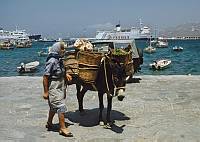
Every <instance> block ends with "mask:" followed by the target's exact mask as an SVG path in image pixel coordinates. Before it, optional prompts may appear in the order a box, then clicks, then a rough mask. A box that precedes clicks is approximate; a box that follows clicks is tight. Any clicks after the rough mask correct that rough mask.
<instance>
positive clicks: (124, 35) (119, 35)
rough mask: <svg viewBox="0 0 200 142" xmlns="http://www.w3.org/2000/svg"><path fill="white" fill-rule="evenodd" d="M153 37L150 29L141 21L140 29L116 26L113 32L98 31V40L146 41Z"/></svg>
mask: <svg viewBox="0 0 200 142" xmlns="http://www.w3.org/2000/svg"><path fill="white" fill-rule="evenodd" d="M150 36H151V31H150V28H149V27H147V26H143V23H142V22H141V20H140V26H139V27H138V28H136V27H132V28H129V29H121V26H120V24H118V25H116V27H115V29H114V30H112V31H97V33H96V39H112V40H113V39H115V40H120V39H123V40H124V39H141V40H146V39H149V38H150Z"/></svg>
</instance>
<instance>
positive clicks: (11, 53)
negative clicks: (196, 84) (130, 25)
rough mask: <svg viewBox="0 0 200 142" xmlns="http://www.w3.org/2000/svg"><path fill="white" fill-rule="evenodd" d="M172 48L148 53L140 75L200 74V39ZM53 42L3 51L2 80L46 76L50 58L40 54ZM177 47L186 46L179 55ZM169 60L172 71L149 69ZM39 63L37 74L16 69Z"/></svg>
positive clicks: (177, 43) (174, 42) (173, 43)
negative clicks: (16, 77) (157, 61)
mask: <svg viewBox="0 0 200 142" xmlns="http://www.w3.org/2000/svg"><path fill="white" fill-rule="evenodd" d="M168 42H169V46H168V48H157V50H156V53H153V54H146V53H144V63H143V65H142V66H141V71H140V72H139V73H137V75H187V74H191V75H200V40H169V41H168ZM52 44H53V42H49V43H46V42H33V45H32V48H15V49H13V50H0V77H3V76H42V74H43V71H44V64H45V60H46V57H39V56H38V53H37V52H38V51H40V50H41V49H42V48H45V47H48V46H51V45H52ZM147 45H148V42H147V41H142V40H141V41H139V40H138V41H136V46H137V47H139V48H141V49H144V48H145V47H146V46H147ZM173 46H181V47H183V48H184V49H183V51H181V52H175V51H173V50H172V48H173ZM161 58H167V59H170V60H171V61H172V63H171V65H170V66H169V68H166V69H165V70H161V71H154V70H151V69H149V64H150V63H152V62H153V61H154V60H156V59H161ZM35 60H37V61H39V62H40V65H39V67H38V69H37V71H36V72H34V73H25V74H19V73H18V72H17V71H16V67H17V66H19V65H20V63H21V62H24V63H28V62H31V61H35Z"/></svg>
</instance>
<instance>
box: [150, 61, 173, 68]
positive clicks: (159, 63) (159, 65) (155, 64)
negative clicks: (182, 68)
mask: <svg viewBox="0 0 200 142" xmlns="http://www.w3.org/2000/svg"><path fill="white" fill-rule="evenodd" d="M171 62H172V61H171V60H169V59H160V60H156V61H154V62H153V63H151V64H149V66H150V68H152V69H154V70H162V69H165V68H167V67H168V66H169V65H170V64H171Z"/></svg>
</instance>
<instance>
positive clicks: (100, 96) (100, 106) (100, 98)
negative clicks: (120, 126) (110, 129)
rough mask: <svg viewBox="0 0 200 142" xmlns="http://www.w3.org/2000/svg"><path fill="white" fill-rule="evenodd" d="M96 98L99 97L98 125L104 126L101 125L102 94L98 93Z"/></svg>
mask: <svg viewBox="0 0 200 142" xmlns="http://www.w3.org/2000/svg"><path fill="white" fill-rule="evenodd" d="M98 97H99V125H101V126H102V125H104V123H103V118H102V112H103V109H104V105H103V93H100V92H98Z"/></svg>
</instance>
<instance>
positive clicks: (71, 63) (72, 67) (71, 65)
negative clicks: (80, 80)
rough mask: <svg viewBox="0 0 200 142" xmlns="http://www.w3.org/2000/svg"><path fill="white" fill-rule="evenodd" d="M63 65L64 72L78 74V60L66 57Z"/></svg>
mask: <svg viewBox="0 0 200 142" xmlns="http://www.w3.org/2000/svg"><path fill="white" fill-rule="evenodd" d="M64 65H65V67H66V73H68V74H70V75H74V74H78V73H79V70H78V61H77V60H76V59H73V58H71V59H67V60H65V61H64Z"/></svg>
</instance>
